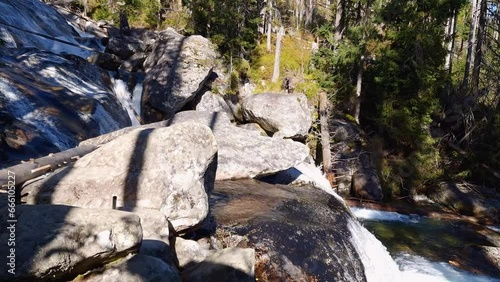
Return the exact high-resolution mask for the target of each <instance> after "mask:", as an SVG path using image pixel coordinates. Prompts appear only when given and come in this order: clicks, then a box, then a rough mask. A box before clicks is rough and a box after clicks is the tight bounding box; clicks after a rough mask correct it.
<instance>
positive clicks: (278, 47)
mask: <svg viewBox="0 0 500 282" xmlns="http://www.w3.org/2000/svg"><path fill="white" fill-rule="evenodd" d="M284 34H285V29H284V28H283V26H280V29H279V31H278V34H277V38H276V53H275V55H274V70H273V78H272V79H271V81H272V82H273V83H275V82H277V81H278V78H279V77H280V56H281V39H282V37H283V35H284Z"/></svg>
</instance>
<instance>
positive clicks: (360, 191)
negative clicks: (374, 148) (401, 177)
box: [351, 169, 383, 201]
mask: <svg viewBox="0 0 500 282" xmlns="http://www.w3.org/2000/svg"><path fill="white" fill-rule="evenodd" d="M351 189H352V191H351V194H354V195H355V196H356V197H359V198H361V199H367V200H372V201H380V200H382V197H383V193H382V185H381V184H380V179H379V178H378V175H377V172H376V171H375V170H370V169H360V170H358V171H356V172H355V173H354V174H353V176H352V187H351Z"/></svg>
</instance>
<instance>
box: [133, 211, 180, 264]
mask: <svg viewBox="0 0 500 282" xmlns="http://www.w3.org/2000/svg"><path fill="white" fill-rule="evenodd" d="M128 211H129V212H132V213H134V214H135V215H137V216H139V217H140V219H141V226H142V243H141V248H140V250H139V254H142V255H148V256H153V257H156V258H159V259H161V260H163V261H165V262H167V263H169V264H173V262H174V257H173V253H172V250H171V249H170V230H169V227H170V225H171V224H170V222H168V220H167V218H166V217H165V215H164V214H163V213H162V212H160V211H158V210H153V209H143V208H133V209H129V210H128Z"/></svg>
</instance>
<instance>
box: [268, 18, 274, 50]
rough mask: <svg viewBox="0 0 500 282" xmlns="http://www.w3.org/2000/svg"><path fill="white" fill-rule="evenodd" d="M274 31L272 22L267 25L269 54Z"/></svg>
mask: <svg viewBox="0 0 500 282" xmlns="http://www.w3.org/2000/svg"><path fill="white" fill-rule="evenodd" d="M272 29H273V24H272V22H271V21H269V22H268V23H267V52H271V33H272Z"/></svg>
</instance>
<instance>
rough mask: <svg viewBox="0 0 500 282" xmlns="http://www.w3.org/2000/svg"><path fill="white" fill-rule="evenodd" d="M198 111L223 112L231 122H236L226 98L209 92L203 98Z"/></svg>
mask: <svg viewBox="0 0 500 282" xmlns="http://www.w3.org/2000/svg"><path fill="white" fill-rule="evenodd" d="M196 110H197V111H204V112H223V113H226V114H227V115H228V117H229V118H231V120H234V117H233V112H232V111H231V108H230V107H229V106H228V104H227V103H226V101H225V100H224V98H223V97H222V96H221V95H217V94H214V93H213V92H211V91H207V92H206V93H204V94H203V96H201V100H200V102H199V103H198V105H196Z"/></svg>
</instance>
